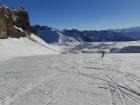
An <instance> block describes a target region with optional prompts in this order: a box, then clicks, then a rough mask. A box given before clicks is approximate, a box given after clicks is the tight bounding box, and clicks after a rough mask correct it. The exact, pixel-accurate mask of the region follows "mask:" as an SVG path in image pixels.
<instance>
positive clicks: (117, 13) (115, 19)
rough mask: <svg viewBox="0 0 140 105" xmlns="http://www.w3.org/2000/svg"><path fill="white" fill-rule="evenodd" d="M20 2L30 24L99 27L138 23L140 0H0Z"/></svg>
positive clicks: (15, 3)
mask: <svg viewBox="0 0 140 105" xmlns="http://www.w3.org/2000/svg"><path fill="white" fill-rule="evenodd" d="M0 2H2V3H4V4H6V5H8V6H9V7H18V6H24V7H25V8H26V9H27V10H28V12H29V15H30V21H31V24H32V25H34V24H40V25H48V26H51V27H55V28H58V29H64V28H65V29H66V28H67V29H72V28H77V29H80V30H82V29H88V30H91V29H92V30H94V29H96V30H101V29H112V28H127V27H133V26H140V0H0Z"/></svg>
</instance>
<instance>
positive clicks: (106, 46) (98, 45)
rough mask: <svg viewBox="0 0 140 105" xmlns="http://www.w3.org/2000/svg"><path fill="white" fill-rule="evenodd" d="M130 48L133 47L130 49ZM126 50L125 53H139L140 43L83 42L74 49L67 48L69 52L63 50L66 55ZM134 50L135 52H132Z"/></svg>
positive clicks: (74, 46) (73, 47)
mask: <svg viewBox="0 0 140 105" xmlns="http://www.w3.org/2000/svg"><path fill="white" fill-rule="evenodd" d="M130 47H133V49H134V48H135V49H134V50H133V49H132V48H130ZM124 48H125V49H126V48H127V50H125V51H124V52H123V53H139V51H140V41H129V42H82V43H80V44H75V45H73V46H72V47H69V46H68V48H67V51H65V50H63V51H64V52H65V53H99V52H102V51H105V52H111V53H114V52H115V53H116V52H121V51H120V50H122V49H124ZM132 50H133V52H132Z"/></svg>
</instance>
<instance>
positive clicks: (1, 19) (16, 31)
mask: <svg viewBox="0 0 140 105" xmlns="http://www.w3.org/2000/svg"><path fill="white" fill-rule="evenodd" d="M22 30H24V31H22ZM29 33H30V22H29V18H28V13H27V12H26V11H25V10H24V8H18V9H9V8H7V7H5V6H0V39H2V38H3V39H4V38H7V37H15V38H19V37H24V36H26V34H29Z"/></svg>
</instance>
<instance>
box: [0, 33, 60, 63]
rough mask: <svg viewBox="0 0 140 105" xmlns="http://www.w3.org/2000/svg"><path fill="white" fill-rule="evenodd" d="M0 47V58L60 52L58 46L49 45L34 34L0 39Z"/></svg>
mask: <svg viewBox="0 0 140 105" xmlns="http://www.w3.org/2000/svg"><path fill="white" fill-rule="evenodd" d="M0 49H1V51H0V60H3V59H11V58H15V57H24V56H34V55H47V54H59V53H60V48H59V47H58V46H56V45H49V44H47V43H46V42H44V41H43V40H41V39H40V38H38V37H37V36H36V35H34V34H32V35H31V36H28V37H22V38H19V39H17V38H8V39H0Z"/></svg>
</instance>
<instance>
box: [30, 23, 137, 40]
mask: <svg viewBox="0 0 140 105" xmlns="http://www.w3.org/2000/svg"><path fill="white" fill-rule="evenodd" d="M32 29H33V30H34V31H35V32H36V34H37V35H38V36H39V37H40V38H42V39H43V40H45V41H46V42H47V43H60V42H61V43H62V42H67V41H68V42H73V41H78V42H111V41H116V42H122V41H136V40H140V27H133V28H128V29H116V30H115V29H114V30H113V29H111V30H101V31H96V30H93V31H92V30H90V31H88V30H84V31H79V30H77V29H72V30H68V29H64V30H58V29H54V28H51V27H48V26H40V25H34V26H32Z"/></svg>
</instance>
